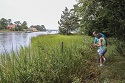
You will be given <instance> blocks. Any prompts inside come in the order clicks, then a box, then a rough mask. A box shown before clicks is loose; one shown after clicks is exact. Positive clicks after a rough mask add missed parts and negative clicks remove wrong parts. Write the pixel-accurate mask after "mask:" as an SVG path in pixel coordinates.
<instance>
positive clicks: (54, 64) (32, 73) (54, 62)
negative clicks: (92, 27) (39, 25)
mask: <svg viewBox="0 0 125 83" xmlns="http://www.w3.org/2000/svg"><path fill="white" fill-rule="evenodd" d="M62 42H63V48H62ZM92 43H93V38H92V37H88V36H81V35H73V36H63V35H45V36H38V37H36V38H32V44H31V47H29V48H21V50H20V53H18V52H17V53H14V52H12V54H11V55H10V56H9V55H8V54H5V55H3V56H1V60H0V61H1V64H0V75H1V77H0V80H1V81H2V82H11V83H12V82H18V83H21V82H27V83H31V82H36V83H37V82H38V83H39V82H44V83H46V82H48V83H55V82H56V83H71V82H72V83H81V82H84V83H85V82H87V83H91V82H92V83H93V82H94V83H96V82H98V83H100V82H102V83H104V82H106V83H123V82H124V81H125V74H124V70H125V60H124V59H125V58H124V57H123V56H121V55H120V54H119V53H117V52H116V50H115V48H116V45H115V44H114V42H113V41H112V39H109V45H108V52H107V53H106V59H107V61H106V63H105V64H104V66H103V67H99V63H98V62H97V51H96V50H97V48H93V47H92V46H91V45H92ZM17 55H18V56H19V57H18V56H17Z"/></svg>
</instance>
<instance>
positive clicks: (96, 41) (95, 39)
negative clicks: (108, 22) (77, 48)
mask: <svg viewBox="0 0 125 83" xmlns="http://www.w3.org/2000/svg"><path fill="white" fill-rule="evenodd" d="M98 33H99V32H98V31H94V32H93V35H94V36H95V38H94V44H96V43H98V40H99V39H98V38H97V37H96V36H97V34H98ZM100 34H101V36H102V37H103V38H104V39H105V40H106V46H107V37H106V36H105V35H104V34H102V33H100ZM97 51H98V50H97ZM103 61H104V60H103ZM98 62H100V58H99V56H98Z"/></svg>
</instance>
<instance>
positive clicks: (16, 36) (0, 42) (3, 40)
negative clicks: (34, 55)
mask: <svg viewBox="0 0 125 83" xmlns="http://www.w3.org/2000/svg"><path fill="white" fill-rule="evenodd" d="M45 34H56V32H51V33H48V32H32V33H25V32H0V54H2V53H5V52H8V53H10V52H11V51H12V50H13V51H17V50H19V49H20V47H21V46H23V47H27V46H29V44H30V42H31V37H36V36H38V35H45Z"/></svg>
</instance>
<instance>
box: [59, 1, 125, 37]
mask: <svg viewBox="0 0 125 83" xmlns="http://www.w3.org/2000/svg"><path fill="white" fill-rule="evenodd" d="M62 12H63V14H62V15H61V19H60V20H59V22H58V24H59V31H60V33H62V34H70V32H71V30H75V29H79V30H80V32H84V33H85V34H88V35H92V32H93V31H99V32H102V33H105V34H106V35H107V36H113V37H116V38H125V0H77V1H76V4H74V5H73V9H70V10H69V9H68V8H67V7H66V8H65V10H64V11H62Z"/></svg>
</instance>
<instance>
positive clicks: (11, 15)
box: [0, 0, 76, 29]
mask: <svg viewBox="0 0 125 83" xmlns="http://www.w3.org/2000/svg"><path fill="white" fill-rule="evenodd" d="M74 4H76V1H75V0H0V19H1V18H6V19H12V22H14V21H21V22H23V21H27V23H28V26H30V25H45V27H46V28H47V29H58V26H59V25H58V21H59V19H60V16H61V14H62V11H64V9H65V7H68V8H69V9H71V8H73V5H74Z"/></svg>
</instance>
